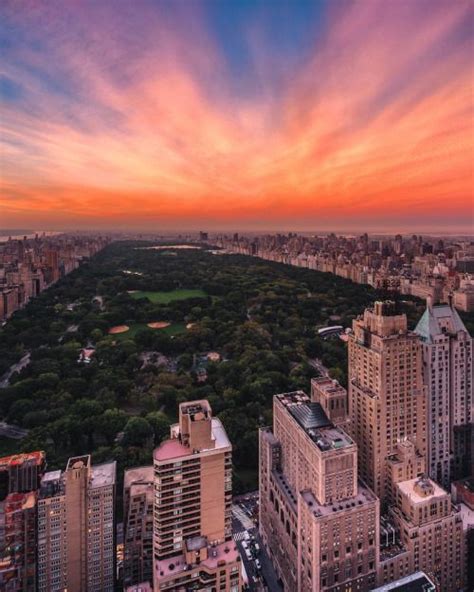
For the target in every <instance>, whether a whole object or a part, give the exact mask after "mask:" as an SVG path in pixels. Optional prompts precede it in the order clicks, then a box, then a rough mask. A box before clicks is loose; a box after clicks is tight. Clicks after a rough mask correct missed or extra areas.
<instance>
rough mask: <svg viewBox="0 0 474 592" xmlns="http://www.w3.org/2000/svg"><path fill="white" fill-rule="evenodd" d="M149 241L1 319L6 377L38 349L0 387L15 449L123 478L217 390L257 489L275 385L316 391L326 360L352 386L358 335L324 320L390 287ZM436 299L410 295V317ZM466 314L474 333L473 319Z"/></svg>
mask: <svg viewBox="0 0 474 592" xmlns="http://www.w3.org/2000/svg"><path fill="white" fill-rule="evenodd" d="M147 244H148V243H143V242H137V241H134V242H132V241H130V242H125V241H123V242H114V243H112V244H110V245H109V246H107V247H106V248H105V249H104V250H103V251H101V252H100V253H99V254H97V255H96V256H95V257H93V258H92V259H91V260H90V261H89V262H87V263H85V264H84V265H82V266H81V267H80V268H79V269H77V270H75V271H74V272H72V273H70V274H69V275H67V276H66V277H64V278H63V279H61V280H60V281H59V282H57V283H56V284H55V285H53V286H52V287H51V288H49V289H48V290H46V291H44V292H43V293H42V294H40V295H39V296H38V297H37V298H35V299H33V300H31V301H30V302H29V304H28V305H27V306H26V307H25V308H24V309H22V310H20V311H18V312H16V313H15V315H13V317H12V318H11V319H10V320H9V321H8V323H6V325H5V326H4V327H2V328H1V329H0V375H2V374H4V373H5V372H6V371H7V370H8V369H9V368H10V367H11V366H12V365H13V364H15V363H16V362H17V361H18V360H19V359H20V358H21V357H22V356H24V355H25V354H26V353H29V354H30V361H29V363H28V365H26V366H25V367H24V368H23V369H22V370H21V371H20V372H19V373H15V374H13V376H12V377H11V379H10V381H9V384H8V385H7V386H6V387H4V388H2V389H1V390H0V417H1V418H2V419H3V420H5V421H7V422H8V423H11V424H13V425H16V426H18V427H21V428H23V429H25V430H27V431H28V433H27V435H26V437H24V438H23V439H22V440H21V441H15V442H14V444H15V449H16V450H19V449H21V450H25V451H28V450H35V449H44V450H45V451H46V453H47V456H48V465H49V467H50V469H54V468H62V467H63V466H64V463H65V461H66V460H67V458H68V457H69V456H73V455H78V454H83V453H89V452H90V453H92V455H93V460H94V462H101V461H106V460H109V459H111V458H112V459H115V460H117V462H118V465H119V469H120V471H119V474H121V472H122V470H123V469H124V468H128V467H131V466H136V465H143V464H147V463H148V462H149V459H150V454H151V450H152V449H153V447H154V446H156V445H158V444H159V443H160V442H161V441H162V440H163V439H164V438H166V437H167V436H168V434H169V426H170V424H171V423H173V422H175V421H176V415H177V409H178V404H179V403H181V402H184V401H190V400H194V399H204V398H206V399H208V400H209V402H210V404H211V407H212V409H213V413H214V414H215V415H216V416H218V417H219V418H220V419H221V420H222V422H223V424H224V426H225V428H226V431H227V433H228V435H229V438H230V440H231V441H232V443H233V462H234V468H235V472H234V490H235V491H236V492H239V491H246V490H249V489H250V488H253V487H255V486H256V480H257V458H258V453H257V451H258V429H259V428H260V427H262V426H265V425H269V424H271V421H272V397H273V395H274V394H276V393H279V392H286V391H291V390H296V389H304V390H306V391H308V390H309V385H310V380H311V378H312V377H314V376H316V375H317V370H315V367H314V365H312V364H311V361H312V360H314V359H315V358H318V359H319V360H320V361H321V362H322V364H324V366H326V368H328V369H329V373H330V375H331V376H333V377H334V378H337V379H338V380H340V381H341V383H342V384H343V385H346V384H347V351H346V344H345V343H344V342H343V341H342V340H340V339H338V338H334V339H327V340H324V339H321V338H320V337H319V336H318V335H317V328H318V327H323V326H326V325H329V324H331V323H332V322H333V321H332V320H331V317H332V318H334V316H335V315H337V318H338V319H339V320H338V324H341V325H343V326H344V327H349V326H350V325H351V323H352V320H353V319H354V318H355V317H356V316H357V315H358V314H360V313H361V312H363V310H364V308H365V307H366V306H368V305H369V304H370V303H371V302H373V300H374V299H376V298H383V297H386V296H387V295H386V294H383V293H379V292H376V291H375V290H373V289H372V288H370V287H369V286H363V285H358V284H354V283H352V282H350V281H349V280H345V279H342V278H338V277H336V276H334V275H332V274H326V273H320V272H315V271H312V270H308V269H302V268H297V267H291V266H287V265H283V264H279V263H275V262H268V261H261V260H258V259H256V258H253V257H248V256H244V255H225V254H224V255H222V256H220V257H214V256H213V255H212V254H211V253H209V252H207V251H206V250H204V249H189V250H180V251H178V252H177V254H176V256H174V257H162V256H160V252H159V251H156V250H153V249H146V248H141V247H146V246H147ZM123 269H134V270H137V272H138V273H135V274H124V273H122V271H121V270H123ZM97 296H100V299H99V300H98V299H97ZM405 300H406V298H405ZM423 306H424V305H423V303H422V302H421V301H417V300H416V299H412V300H410V301H406V302H400V307H402V310H405V311H406V312H407V314H408V317H409V321H410V324H411V326H413V325H414V323H415V322H416V320H417V319H418V318H419V316H420V314H421V312H422V310H423ZM464 318H465V322H466V324H467V326H468V327H469V328H470V329H471V330H472V315H470V316H469V315H467V316H465V317H464ZM116 327H119V328H120V327H121V328H122V329H120V331H121V332H120V333H117V334H110V331H111V329H112V328H116ZM123 327H127V329H126V330H124V329H123ZM85 349H86V350H92V354H90V355H89V358H88V360H87V363H86V362H84V361H83V357H81V352H82V351H84V350H85ZM209 352H217V353H218V354H219V360H218V361H210V359H209V358H207V354H208V353H209ZM0 447H3V449H4V451H5V452H7V451H8V450H9V448H10V442H8V441H6V442H3V441H0Z"/></svg>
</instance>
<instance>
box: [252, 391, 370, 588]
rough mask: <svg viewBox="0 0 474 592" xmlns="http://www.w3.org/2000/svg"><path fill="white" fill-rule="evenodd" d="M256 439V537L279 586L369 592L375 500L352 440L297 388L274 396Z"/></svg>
mask: <svg viewBox="0 0 474 592" xmlns="http://www.w3.org/2000/svg"><path fill="white" fill-rule="evenodd" d="M259 438H260V442H259V452H260V462H259V466H260V473H259V477H260V525H259V528H260V534H261V537H262V542H263V544H264V546H265V548H266V550H267V552H268V554H269V557H270V559H271V560H272V562H273V565H274V567H275V569H276V571H277V574H278V576H279V578H280V579H281V580H282V581H283V584H284V588H285V590H295V591H298V592H306V591H308V592H309V591H311V592H319V591H331V592H343V591H344V592H345V591H349V590H352V591H354V590H361V591H363V590H371V589H372V588H373V587H374V586H375V584H376V570H377V563H378V540H379V502H378V499H377V498H376V496H375V495H374V494H373V492H372V491H370V490H369V489H368V488H367V487H365V486H364V485H363V484H361V483H360V482H359V481H358V479H357V446H356V444H355V443H354V441H353V440H352V439H351V438H350V437H349V436H348V435H347V434H346V433H345V432H344V431H343V430H342V429H340V428H339V427H336V426H335V425H334V424H333V423H332V422H331V421H330V420H329V418H328V417H327V415H326V414H325V413H324V410H323V408H322V407H321V405H320V404H319V403H315V402H312V401H311V400H310V399H309V397H307V396H306V395H305V394H304V393H303V392H302V391H297V392H293V393H286V394H281V395H276V396H275V397H274V403H273V429H269V428H267V429H262V430H260V436H259Z"/></svg>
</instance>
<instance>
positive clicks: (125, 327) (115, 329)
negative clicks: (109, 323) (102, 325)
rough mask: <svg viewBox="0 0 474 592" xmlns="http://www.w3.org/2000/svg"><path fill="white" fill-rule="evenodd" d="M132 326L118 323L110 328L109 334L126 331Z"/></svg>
mask: <svg viewBox="0 0 474 592" xmlns="http://www.w3.org/2000/svg"><path fill="white" fill-rule="evenodd" d="M129 329H130V327H129V326H128V325H117V326H116V327H111V328H110V329H109V335H117V334H118V333H126V332H127V331H128V330H129Z"/></svg>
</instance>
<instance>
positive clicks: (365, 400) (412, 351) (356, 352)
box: [348, 302, 426, 506]
mask: <svg viewBox="0 0 474 592" xmlns="http://www.w3.org/2000/svg"><path fill="white" fill-rule="evenodd" d="M348 345H349V417H350V430H351V435H352V436H353V438H354V439H355V441H356V443H357V447H358V455H359V475H360V477H361V479H362V480H363V481H364V482H365V483H367V485H368V486H369V487H370V488H371V489H373V491H374V492H375V493H376V495H377V496H378V497H379V498H380V501H381V503H382V505H383V506H385V505H386V504H387V502H388V501H389V499H390V497H391V492H392V487H393V486H392V483H391V482H390V472H389V464H388V459H389V458H390V457H391V456H392V455H394V454H395V453H396V452H397V447H398V444H399V442H402V441H404V440H409V441H411V442H412V443H413V445H414V447H415V450H416V451H417V452H418V453H419V454H420V455H421V456H424V455H425V451H426V393H425V387H424V385H423V362H422V350H421V343H420V340H419V338H418V336H417V335H416V334H415V333H412V332H409V331H408V329H407V318H406V315H404V314H397V313H396V311H395V305H394V303H392V302H375V304H374V308H373V309H367V310H366V311H365V312H364V315H363V316H361V317H359V318H357V319H356V320H354V322H353V330H352V333H351V334H350V335H349V341H348ZM416 476H417V474H416V473H414V474H413V475H411V477H416Z"/></svg>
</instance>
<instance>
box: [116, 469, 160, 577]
mask: <svg viewBox="0 0 474 592" xmlns="http://www.w3.org/2000/svg"><path fill="white" fill-rule="evenodd" d="M153 500H154V479H153V466H149V467H137V468H134V469H129V470H128V471H125V475H124V482H123V525H124V557H123V583H124V586H132V585H138V584H140V583H141V582H152V581H153Z"/></svg>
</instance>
